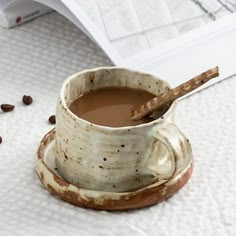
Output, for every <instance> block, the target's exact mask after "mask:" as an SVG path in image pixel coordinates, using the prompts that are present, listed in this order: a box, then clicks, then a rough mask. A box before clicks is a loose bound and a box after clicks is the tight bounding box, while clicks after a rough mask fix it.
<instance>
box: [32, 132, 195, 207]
mask: <svg viewBox="0 0 236 236" xmlns="http://www.w3.org/2000/svg"><path fill="white" fill-rule="evenodd" d="M54 136H55V129H53V130H51V131H50V132H48V133H47V134H46V135H45V136H44V137H43V139H42V141H41V142H40V145H39V147H38V150H37V157H36V171H37V173H38V176H39V178H40V180H41V181H42V183H43V184H44V186H45V187H46V188H47V189H48V190H49V191H50V192H51V193H53V194H54V195H56V196H58V197H59V198H61V199H63V200H64V201H67V202H69V203H72V204H74V205H78V206H81V207H88V208H93V209H101V210H102V209H103V210H127V209H135V208H141V207H145V206H149V205H153V204H155V203H158V202H160V201H163V200H164V199H166V198H168V197H170V196H172V195H173V194H174V193H176V192H177V191H178V190H179V189H181V188H182V187H183V186H184V185H185V184H186V183H187V181H188V180H189V178H190V176H191V174H192V170H193V163H192V162H191V163H189V165H188V167H187V168H186V169H185V170H183V171H182V172H181V173H180V174H178V175H176V176H174V177H173V178H172V179H170V180H169V181H167V182H165V183H162V184H160V183H152V184H150V185H148V186H145V187H143V188H140V189H138V190H135V191H130V192H122V193H119V192H104V191H94V190H88V189H83V188H79V187H77V186H75V185H72V184H70V183H68V182H67V181H65V180H64V179H63V178H62V177H61V176H60V173H59V172H58V171H57V168H56V163H55V157H56V151H55V141H54Z"/></svg>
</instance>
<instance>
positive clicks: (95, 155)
mask: <svg viewBox="0 0 236 236" xmlns="http://www.w3.org/2000/svg"><path fill="white" fill-rule="evenodd" d="M110 86H125V87H130V88H139V89H140V88H142V89H145V90H147V91H149V92H151V93H153V94H156V95H160V94H162V93H163V92H164V91H165V90H166V89H169V86H168V84H167V83H166V82H165V81H163V80H160V79H158V78H157V77H154V76H152V75H149V74H144V73H140V72H137V71H132V70H128V69H124V68H116V67H108V68H96V69H92V70H86V71H82V72H80V73H77V74H75V75H72V76H71V77H69V78H68V79H67V80H66V81H65V82H64V84H63V85H62V88H61V92H60V96H59V101H58V104H57V111H56V117H57V124H56V136H55V141H56V152H57V154H56V163H57V168H58V170H59V172H60V174H61V175H62V176H63V177H64V178H65V179H66V180H67V181H68V182H69V183H71V184H73V185H76V186H79V187H82V188H86V189H91V190H100V191H110V192H122V191H131V190H134V189H138V188H140V187H143V186H145V185H148V184H150V183H153V182H155V183H158V184H162V183H164V182H166V181H168V180H169V179H170V178H172V177H173V176H174V175H176V174H178V173H180V172H181V171H183V170H184V169H186V167H187V165H189V163H190V161H191V158H192V151H191V146H190V144H189V142H188V140H187V138H186V137H185V136H184V134H183V133H182V132H181V131H180V130H179V129H178V128H177V127H176V125H175V124H173V111H174V107H175V103H173V104H172V105H171V107H170V108H169V110H168V111H167V112H166V113H165V114H164V116H163V117H161V118H159V119H157V120H155V121H153V122H150V123H147V124H142V125H138V126H130V127H121V128H110V127H104V126H99V125H95V124H92V123H90V122H88V121H85V120H83V119H81V118H79V117H77V116H75V115H74V114H73V113H72V112H71V111H70V110H69V109H68V104H69V102H70V101H71V100H73V99H75V98H76V97H78V96H80V95H81V94H83V93H85V92H88V91H90V90H92V89H97V88H102V87H110Z"/></svg>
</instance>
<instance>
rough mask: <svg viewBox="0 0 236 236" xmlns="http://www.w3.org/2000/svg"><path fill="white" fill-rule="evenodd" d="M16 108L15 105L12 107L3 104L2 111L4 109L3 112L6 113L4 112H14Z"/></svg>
mask: <svg viewBox="0 0 236 236" xmlns="http://www.w3.org/2000/svg"><path fill="white" fill-rule="evenodd" d="M14 108H15V106H14V105H11V104H2V105H1V109H2V111H4V112H9V111H12V110H13V109H14Z"/></svg>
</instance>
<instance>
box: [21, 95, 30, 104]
mask: <svg viewBox="0 0 236 236" xmlns="http://www.w3.org/2000/svg"><path fill="white" fill-rule="evenodd" d="M22 102H23V103H24V104H25V105H30V104H31V103H32V102H33V98H32V97H31V96H29V95H28V96H27V95H24V96H23V97H22Z"/></svg>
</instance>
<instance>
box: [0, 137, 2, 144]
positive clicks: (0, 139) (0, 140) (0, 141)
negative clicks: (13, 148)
mask: <svg viewBox="0 0 236 236" xmlns="http://www.w3.org/2000/svg"><path fill="white" fill-rule="evenodd" d="M1 143H2V137H1V136H0V144H1Z"/></svg>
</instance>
